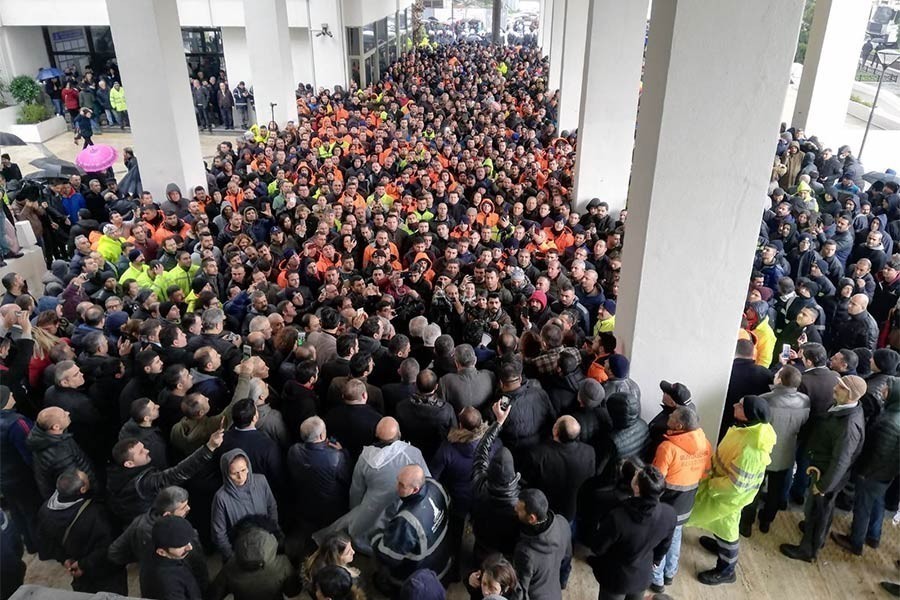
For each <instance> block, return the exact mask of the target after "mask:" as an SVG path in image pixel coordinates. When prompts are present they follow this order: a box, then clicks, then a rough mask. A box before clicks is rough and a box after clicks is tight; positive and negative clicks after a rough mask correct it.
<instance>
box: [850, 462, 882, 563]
mask: <svg viewBox="0 0 900 600" xmlns="http://www.w3.org/2000/svg"><path fill="white" fill-rule="evenodd" d="M890 484H891V482H890V481H873V480H872V479H863V478H862V477H858V478H857V479H856V496H855V499H854V502H853V525H852V527H851V528H850V541H851V542H852V543H853V546H854V547H855V548H862V547H863V544H864V543H865V541H866V540H867V539H868V540H874V541H880V540H881V523H882V521H883V520H884V494H885V492H887V489H888V486H889V485H890Z"/></svg>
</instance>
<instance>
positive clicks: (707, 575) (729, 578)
mask: <svg viewBox="0 0 900 600" xmlns="http://www.w3.org/2000/svg"><path fill="white" fill-rule="evenodd" d="M697 579H698V580H699V581H700V583H702V584H703V585H720V584H722V583H734V582H735V581H736V580H737V577H735V575H734V572H731V573H729V574H727V575H726V574H725V573H723V572H722V571H719V570H718V569H710V570H709V571H703V572H702V573H698V574H697Z"/></svg>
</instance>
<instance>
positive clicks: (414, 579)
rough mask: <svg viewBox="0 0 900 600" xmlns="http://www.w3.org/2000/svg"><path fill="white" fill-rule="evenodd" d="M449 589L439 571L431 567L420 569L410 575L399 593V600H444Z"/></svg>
mask: <svg viewBox="0 0 900 600" xmlns="http://www.w3.org/2000/svg"><path fill="white" fill-rule="evenodd" d="M446 597H447V591H446V590H445V589H444V585H443V584H442V583H441V580H440V579H438V576H437V573H435V572H434V571H432V570H431V569H419V570H417V571H415V572H414V573H413V574H412V575H410V576H409V577H408V578H407V579H406V581H404V582H403V585H402V586H401V587H400V591H399V593H398V596H397V598H398V600H444V599H445V598H446Z"/></svg>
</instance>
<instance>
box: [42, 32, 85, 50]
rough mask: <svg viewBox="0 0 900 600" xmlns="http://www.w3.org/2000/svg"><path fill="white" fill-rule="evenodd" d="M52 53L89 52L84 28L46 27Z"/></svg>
mask: <svg viewBox="0 0 900 600" xmlns="http://www.w3.org/2000/svg"><path fill="white" fill-rule="evenodd" d="M47 30H48V33H49V34H50V45H51V47H52V48H53V51H54V52H89V51H90V49H89V48H88V42H87V38H86V37H85V35H84V27H48V28H47Z"/></svg>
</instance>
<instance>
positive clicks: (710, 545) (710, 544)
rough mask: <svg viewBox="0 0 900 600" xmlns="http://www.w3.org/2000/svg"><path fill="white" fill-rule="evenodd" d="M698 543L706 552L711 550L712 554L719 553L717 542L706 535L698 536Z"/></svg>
mask: <svg viewBox="0 0 900 600" xmlns="http://www.w3.org/2000/svg"><path fill="white" fill-rule="evenodd" d="M700 545H701V546H702V547H703V549H704V550H706V551H707V552H712V553H713V554H718V553H719V543H718V542H717V541H716V540H715V539H713V538H711V537H709V536H708V535H701V536H700Z"/></svg>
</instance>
